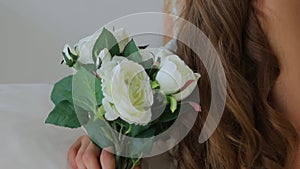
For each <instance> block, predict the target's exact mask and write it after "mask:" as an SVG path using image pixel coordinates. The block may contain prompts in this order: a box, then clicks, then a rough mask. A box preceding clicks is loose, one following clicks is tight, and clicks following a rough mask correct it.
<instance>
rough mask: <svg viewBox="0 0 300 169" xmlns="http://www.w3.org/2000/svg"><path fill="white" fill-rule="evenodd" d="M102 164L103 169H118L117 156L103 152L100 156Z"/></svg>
mask: <svg viewBox="0 0 300 169" xmlns="http://www.w3.org/2000/svg"><path fill="white" fill-rule="evenodd" d="M100 162H101V166H102V168H103V169H115V168H116V160H115V156H114V155H113V154H112V153H110V152H108V151H106V150H102V152H101V155H100Z"/></svg>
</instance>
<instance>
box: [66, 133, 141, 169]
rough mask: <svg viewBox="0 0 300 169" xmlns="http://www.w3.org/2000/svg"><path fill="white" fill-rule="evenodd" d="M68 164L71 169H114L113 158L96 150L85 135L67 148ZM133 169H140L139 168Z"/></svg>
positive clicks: (108, 153) (106, 152) (105, 152)
mask: <svg viewBox="0 0 300 169" xmlns="http://www.w3.org/2000/svg"><path fill="white" fill-rule="evenodd" d="M68 162H69V165H70V166H71V167H72V169H115V168H116V166H115V157H114V155H113V154H111V153H110V152H108V151H105V150H101V149H100V148H98V147H97V146H96V145H95V144H94V143H93V142H92V141H91V140H90V139H89V137H88V136H87V135H83V136H81V137H79V138H78V139H77V140H76V141H75V143H74V144H73V145H72V146H71V147H70V148H69V151H68ZM135 169H141V168H140V167H139V166H138V167H135Z"/></svg>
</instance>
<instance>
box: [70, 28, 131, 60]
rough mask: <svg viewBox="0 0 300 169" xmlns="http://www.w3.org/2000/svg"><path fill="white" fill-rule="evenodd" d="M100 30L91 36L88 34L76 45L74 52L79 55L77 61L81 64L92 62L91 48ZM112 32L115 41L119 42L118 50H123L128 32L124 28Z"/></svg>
mask: <svg viewBox="0 0 300 169" xmlns="http://www.w3.org/2000/svg"><path fill="white" fill-rule="evenodd" d="M101 32H102V30H101V31H97V32H96V33H94V34H93V35H91V36H88V37H86V38H83V39H81V40H80V41H79V42H78V43H77V44H76V45H75V48H76V52H77V53H78V55H79V58H78V61H79V62H80V63H82V64H94V60H93V48H94V45H95V43H96V41H97V39H98V37H99V35H100V34H101ZM112 34H113V35H114V36H115V38H116V39H117V42H118V44H119V48H120V51H121V52H122V51H123V50H124V47H125V46H126V44H127V43H128V42H129V37H128V34H127V33H126V32H125V30H124V29H118V30H116V31H114V32H112Z"/></svg>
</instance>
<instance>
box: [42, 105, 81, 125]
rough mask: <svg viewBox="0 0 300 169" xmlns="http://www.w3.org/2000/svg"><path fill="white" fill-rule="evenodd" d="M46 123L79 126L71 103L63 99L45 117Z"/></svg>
mask: <svg viewBox="0 0 300 169" xmlns="http://www.w3.org/2000/svg"><path fill="white" fill-rule="evenodd" d="M46 123H48V124H54V125H57V126H61V127H69V128H78V127H80V126H81V124H80V122H79V121H78V119H77V115H76V113H75V110H74V106H73V104H72V103H70V102H68V101H67V100H64V101H62V102H60V103H59V104H57V105H56V106H55V108H54V109H53V110H52V111H51V113H50V114H49V116H48V117H47V119H46Z"/></svg>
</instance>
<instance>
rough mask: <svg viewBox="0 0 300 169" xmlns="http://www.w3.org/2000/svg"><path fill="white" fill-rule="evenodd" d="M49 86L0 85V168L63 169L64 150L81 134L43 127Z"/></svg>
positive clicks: (47, 104) (75, 131) (48, 108)
mask: <svg viewBox="0 0 300 169" xmlns="http://www.w3.org/2000/svg"><path fill="white" fill-rule="evenodd" d="M51 89H52V85H45V84H33V85H29V84H27V85H13V84H9V85H8V84H7V85H0V134H1V138H0V168H1V169H66V168H69V167H68V166H67V160H66V153H67V150H68V147H69V146H70V145H71V144H72V143H73V142H74V141H75V139H76V138H77V137H79V136H80V135H82V134H83V131H82V130H81V129H77V130H70V129H64V128H59V127H55V126H51V125H45V124H44V120H45V118H46V117H47V115H48V113H49V112H50V111H51V109H52V108H53V105H52V103H51V101H50V92H51Z"/></svg>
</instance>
